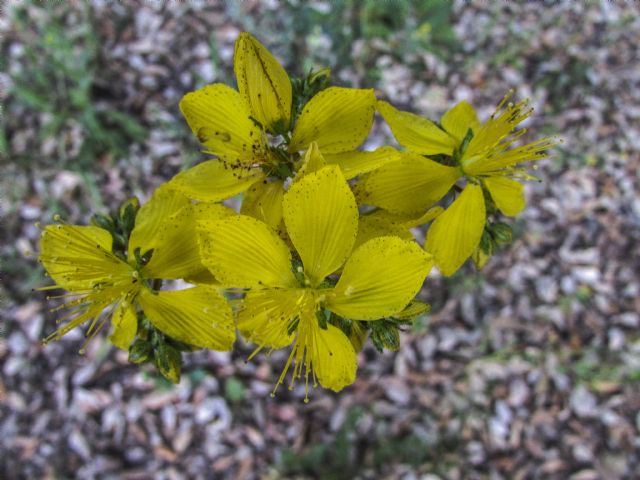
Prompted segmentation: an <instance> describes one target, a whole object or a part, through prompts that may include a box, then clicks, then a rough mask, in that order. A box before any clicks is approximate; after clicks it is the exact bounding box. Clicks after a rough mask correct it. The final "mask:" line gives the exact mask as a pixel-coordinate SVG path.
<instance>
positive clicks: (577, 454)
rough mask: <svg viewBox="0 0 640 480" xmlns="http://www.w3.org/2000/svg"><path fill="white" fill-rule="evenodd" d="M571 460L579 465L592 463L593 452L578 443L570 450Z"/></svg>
mask: <svg viewBox="0 0 640 480" xmlns="http://www.w3.org/2000/svg"><path fill="white" fill-rule="evenodd" d="M572 453H573V458H575V459H576V461H577V462H580V463H589V462H591V461H593V452H592V451H591V449H590V448H589V447H588V446H587V445H584V444H582V443H578V444H576V445H574V446H573V449H572Z"/></svg>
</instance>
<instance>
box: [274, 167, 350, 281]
mask: <svg viewBox="0 0 640 480" xmlns="http://www.w3.org/2000/svg"><path fill="white" fill-rule="evenodd" d="M283 211H284V222H285V225H286V226H287V232H288V234H289V237H290V238H291V241H292V243H293V245H294V246H295V248H296V250H297V251H298V253H299V255H300V259H301V260H302V263H303V265H304V269H305V274H306V276H307V278H308V279H309V281H310V282H311V286H317V285H318V284H319V283H320V282H322V280H323V279H324V278H325V277H326V276H327V275H329V274H331V273H333V272H335V271H336V270H337V269H338V268H339V267H340V266H341V265H342V264H343V263H344V261H345V259H346V258H347V255H349V252H350V251H351V249H352V248H353V243H354V242H355V239H356V233H357V229H358V207H357V205H356V200H355V198H354V197H353V194H352V193H351V190H350V189H349V185H348V184H347V181H346V180H345V178H344V176H343V175H342V173H341V172H340V168H339V167H337V166H327V167H324V168H323V169H321V170H319V171H317V172H315V173H311V174H309V175H306V176H305V177H304V178H302V179H301V180H300V181H299V182H296V183H294V184H293V185H292V186H291V188H290V189H289V191H288V192H287V193H286V194H285V196H284V201H283Z"/></svg>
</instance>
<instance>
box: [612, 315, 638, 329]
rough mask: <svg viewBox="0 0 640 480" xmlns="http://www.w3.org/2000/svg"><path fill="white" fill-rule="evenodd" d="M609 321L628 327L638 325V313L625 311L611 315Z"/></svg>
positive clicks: (636, 326)
mask: <svg viewBox="0 0 640 480" xmlns="http://www.w3.org/2000/svg"><path fill="white" fill-rule="evenodd" d="M611 322H612V323H614V324H615V325H620V326H621V327H628V328H638V327H640V314H638V313H635V312H625V313H621V314H620V315H615V316H613V317H611Z"/></svg>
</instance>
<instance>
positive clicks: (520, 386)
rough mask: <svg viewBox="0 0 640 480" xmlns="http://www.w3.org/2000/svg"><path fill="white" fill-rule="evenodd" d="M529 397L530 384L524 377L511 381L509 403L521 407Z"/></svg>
mask: <svg viewBox="0 0 640 480" xmlns="http://www.w3.org/2000/svg"><path fill="white" fill-rule="evenodd" d="M528 398H529V386H528V385H527V383H526V382H525V381H524V380H522V379H517V380H514V381H513V382H511V385H510V387H509V400H508V401H509V405H511V406H513V407H519V406H521V405H523V404H524V403H525V402H526V401H527V399H528Z"/></svg>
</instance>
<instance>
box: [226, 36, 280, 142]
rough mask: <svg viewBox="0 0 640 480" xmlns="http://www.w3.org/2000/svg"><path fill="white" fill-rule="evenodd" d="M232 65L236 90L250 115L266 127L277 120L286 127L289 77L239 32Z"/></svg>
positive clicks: (263, 49)
mask: <svg viewBox="0 0 640 480" xmlns="http://www.w3.org/2000/svg"><path fill="white" fill-rule="evenodd" d="M233 68H234V70H235V73H236V79H237V80H238V90H240V93H241V94H242V96H243V97H244V98H245V100H246V102H247V104H248V105H249V106H250V108H251V112H252V114H253V116H254V118H255V119H256V120H258V121H259V122H260V123H261V124H262V125H263V126H264V127H265V128H266V129H268V130H271V131H273V128H272V127H274V125H276V124H278V123H279V124H280V126H281V128H282V129H285V130H286V129H287V128H288V127H289V120H290V116H291V81H290V80H289V76H288V75H287V72H285V70H284V68H282V66H281V65H280V64H279V63H278V61H277V60H276V59H275V58H274V57H273V55H271V53H270V52H269V51H268V50H267V49H266V48H265V47H264V46H263V45H262V44H261V43H260V42H258V40H256V39H255V38H254V37H252V36H251V35H250V34H248V33H246V32H243V33H241V34H240V36H239V37H238V40H237V41H236V47H235V55H234V59H233Z"/></svg>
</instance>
